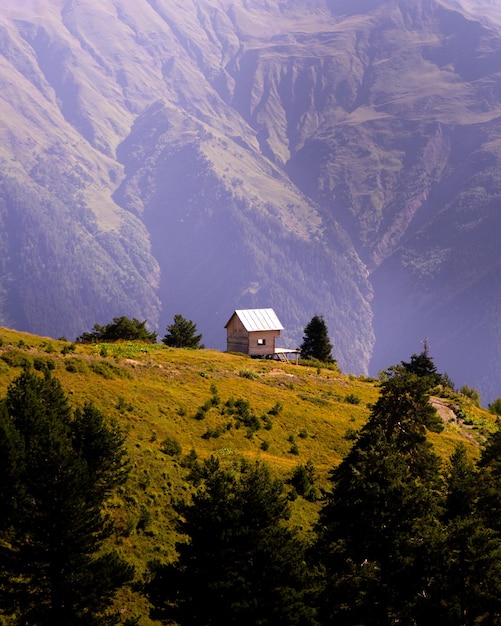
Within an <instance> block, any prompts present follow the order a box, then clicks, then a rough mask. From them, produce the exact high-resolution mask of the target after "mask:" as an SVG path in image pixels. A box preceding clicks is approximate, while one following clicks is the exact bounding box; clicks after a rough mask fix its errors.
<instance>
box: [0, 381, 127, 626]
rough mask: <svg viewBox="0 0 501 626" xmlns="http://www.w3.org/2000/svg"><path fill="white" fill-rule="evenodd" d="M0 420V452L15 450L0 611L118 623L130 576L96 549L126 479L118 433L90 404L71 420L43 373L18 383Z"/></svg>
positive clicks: (21, 619) (40, 621)
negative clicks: (119, 594)
mask: <svg viewBox="0 0 501 626" xmlns="http://www.w3.org/2000/svg"><path fill="white" fill-rule="evenodd" d="M0 415H1V426H0V448H3V449H6V450H8V451H12V450H13V449H14V448H16V449H17V452H16V454H10V456H9V460H8V462H6V463H4V464H2V466H1V467H0V471H1V472H2V475H1V476H0V483H1V484H2V485H4V487H3V491H2V496H3V497H4V498H5V496H6V494H9V495H10V502H9V507H8V515H7V516H6V517H5V518H4V519H3V525H2V527H1V528H0V532H1V535H0V539H1V541H0V546H1V550H0V594H1V597H2V598H3V600H4V602H3V603H2V605H1V607H0V611H1V613H3V614H4V615H15V616H16V618H15V619H14V618H13V619H14V621H13V622H12V623H19V624H37V625H38V626H49V625H51V626H63V625H64V626H67V625H72V626H77V625H80V624H82V625H84V624H85V625H94V624H95V625H96V626H97V625H98V624H106V623H116V619H115V618H114V617H113V616H112V615H107V613H106V611H107V608H108V607H109V605H110V603H111V601H112V599H113V596H114V594H115V592H116V589H117V588H118V587H119V586H121V585H122V584H124V583H125V582H126V581H128V580H129V579H130V578H131V576H132V569H131V568H130V567H129V566H128V565H126V563H125V562H123V561H122V559H121V558H119V557H118V556H117V555H116V554H114V553H113V552H103V551H102V546H103V541H104V539H105V538H106V537H107V536H109V534H110V532H111V531H112V526H111V524H110V523H109V521H108V520H107V519H106V517H105V516H104V514H103V510H102V509H103V504H104V501H105V498H106V497H107V495H109V493H110V491H111V490H112V489H113V488H114V487H115V486H116V485H117V484H119V483H122V482H123V481H124V479H125V477H126V463H127V461H126V457H125V454H124V452H123V447H122V446H123V437H122V435H121V434H120V432H119V431H118V429H116V428H115V427H109V426H107V425H106V424H105V422H104V419H103V416H102V415H101V414H100V413H99V412H98V411H97V410H96V409H94V408H93V407H90V406H87V407H85V409H84V410H83V411H81V412H78V414H77V416H76V417H75V418H74V417H73V414H72V411H71V408H70V406H69V403H68V400H67V398H66V396H65V394H64V392H63V390H62V388H61V385H60V383H59V381H58V380H57V379H55V378H53V377H51V375H50V373H49V371H48V370H47V371H46V374H45V377H43V378H42V377H40V376H38V375H36V374H34V373H33V372H31V371H25V372H24V373H23V374H22V375H21V376H20V377H19V378H18V379H17V380H15V381H14V382H13V383H12V384H11V385H10V387H9V389H8V392H7V396H6V398H5V399H4V400H3V402H2V410H1V412H0ZM14 488H15V493H13V491H14ZM9 491H10V493H9Z"/></svg>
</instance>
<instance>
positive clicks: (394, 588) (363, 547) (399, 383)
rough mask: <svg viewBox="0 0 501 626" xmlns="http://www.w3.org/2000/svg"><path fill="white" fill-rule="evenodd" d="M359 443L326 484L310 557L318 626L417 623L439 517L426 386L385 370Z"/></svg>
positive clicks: (414, 377) (403, 373)
mask: <svg viewBox="0 0 501 626" xmlns="http://www.w3.org/2000/svg"><path fill="white" fill-rule="evenodd" d="M388 375H389V377H388V380H387V381H386V382H384V383H383V384H382V387H381V395H380V398H379V400H378V401H377V402H376V404H375V405H374V407H373V409H372V411H371V415H370V418H369V420H368V422H367V423H366V425H365V426H364V428H363V429H362V430H361V432H360V434H359V437H358V439H357V441H356V442H355V443H354V445H353V448H352V449H351V451H350V452H349V453H348V455H347V456H346V458H345V459H344V460H343V461H342V463H341V464H340V465H339V466H338V468H336V469H335V470H334V471H333V472H332V475H331V480H332V492H331V494H330V495H329V496H328V498H327V500H326V503H325V505H324V507H323V508H322V511H321V513H320V517H319V524H318V545H317V551H318V552H317V554H318V556H319V559H320V561H321V563H322V565H323V568H324V575H325V585H324V588H323V589H322V591H321V593H320V605H321V611H322V617H323V621H324V622H325V623H331V622H332V623H340V624H353V625H358V624H364V625H366V626H369V625H371V624H374V626H376V625H377V626H381V625H385V624H394V623H395V624H396V623H405V624H411V623H414V621H415V618H416V616H417V615H419V614H420V612H421V611H422V610H423V609H422V606H421V605H422V604H423V602H424V599H425V598H427V597H428V595H429V588H430V579H429V573H430V571H431V568H432V565H433V561H434V555H435V553H436V543H437V541H438V538H437V525H438V522H437V520H438V515H439V511H440V508H439V506H440V502H441V493H440V486H441V483H440V474H439V467H440V464H439V460H438V458H437V456H436V455H435V454H434V453H433V451H432V448H431V445H430V444H429V443H428V442H427V439H426V430H427V428H429V427H432V428H434V429H437V428H438V423H437V420H436V419H435V417H434V410H433V408H432V407H431V406H430V405H429V402H428V394H427V383H426V382H424V381H423V380H422V379H421V380H420V378H419V376H417V375H416V374H415V373H413V372H410V371H408V370H407V368H406V367H404V366H403V365H400V366H396V367H394V368H391V369H390V370H389V372H388Z"/></svg>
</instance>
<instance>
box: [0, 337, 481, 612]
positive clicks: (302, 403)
mask: <svg viewBox="0 0 501 626" xmlns="http://www.w3.org/2000/svg"><path fill="white" fill-rule="evenodd" d="M48 363H50V367H51V368H53V369H52V370H51V371H52V373H53V375H55V376H57V378H58V379H59V380H60V381H61V383H62V385H63V388H64V390H65V391H66V393H67V395H68V398H69V400H70V402H71V404H72V405H73V406H75V407H76V406H82V405H83V404H84V403H85V402H93V403H94V404H96V405H97V407H98V408H99V409H101V410H102V411H103V412H104V414H105V415H106V416H108V417H109V418H110V419H116V420H117V421H118V422H119V424H120V425H121V427H122V428H123V429H124V431H125V432H126V433H127V439H126V445H127V448H128V451H129V454H130V458H131V473H130V478H129V481H128V483H127V485H126V486H125V487H124V488H123V489H122V490H121V491H120V492H119V493H118V494H116V495H115V496H114V497H113V499H112V501H111V502H110V503H109V508H110V512H111V513H112V515H113V516H114V518H115V519H116V522H117V527H118V532H117V534H116V535H115V537H114V538H113V542H114V544H115V546H116V547H117V549H119V550H120V551H121V552H123V553H124V554H125V555H126V557H127V559H128V560H130V561H131V562H132V563H133V564H134V565H135V566H136V569H137V576H138V578H140V577H141V575H142V573H143V572H144V570H145V567H146V564H147V562H148V561H149V560H152V559H161V560H166V559H171V558H173V557H174V555H175V542H176V540H177V539H178V537H177V535H176V532H175V513H174V509H173V503H174V502H176V501H178V500H180V499H185V498H189V494H190V487H189V484H188V482H187V480H186V477H187V471H188V470H187V468H186V467H185V466H184V465H185V463H184V458H185V457H186V456H187V455H189V454H190V453H191V452H192V451H195V453H196V455H197V456H198V458H199V459H204V458H207V457H208V456H210V455H215V456H217V457H218V458H219V459H220V461H221V463H224V464H228V465H231V464H232V463H236V462H237V461H238V459H239V458H240V457H241V456H243V457H246V458H247V459H249V460H251V461H253V460H258V459H259V460H262V461H265V462H266V463H268V464H269V465H270V467H271V468H272V470H273V471H274V472H276V473H277V474H278V475H280V476H281V477H282V478H284V479H287V478H288V477H289V476H290V475H291V473H292V471H293V470H294V468H295V467H296V466H297V465H298V464H300V463H301V464H305V463H306V462H308V461H311V462H312V463H313V465H314V467H315V471H316V475H317V487H318V489H319V491H320V492H321V491H322V490H323V489H328V486H329V485H328V480H327V477H328V473H329V471H330V470H331V469H332V468H333V467H334V466H335V465H336V464H338V463H339V461H340V460H341V459H342V458H343V456H344V455H345V454H346V453H347V452H348V450H349V449H350V446H351V445H352V444H353V441H354V439H355V438H356V433H357V431H358V430H359V429H360V428H361V427H362V426H363V424H364V423H365V421H366V420H367V418H368V416H369V414H370V407H371V405H372V404H373V403H374V402H375V401H376V400H377V397H378V384H377V382H375V381H372V380H370V379H364V378H363V377H356V376H349V375H344V374H341V373H340V372H339V371H337V370H336V368H335V367H332V368H329V367H323V366H322V365H321V364H318V363H314V364H309V363H307V362H306V363H304V364H301V365H295V364H286V363H279V362H276V361H269V360H255V359H251V358H249V357H246V356H244V355H235V354H226V353H222V352H218V351H215V350H184V349H174V348H168V347H166V346H164V345H161V344H153V345H152V344H141V343H134V342H124V343H117V344H98V345H80V344H76V345H75V344H70V343H69V342H66V341H62V340H53V339H47V338H43V337H37V336H34V335H29V334H26V333H17V332H15V331H11V330H7V329H0V392H1V393H2V395H3V394H5V391H6V389H7V387H8V384H9V383H10V381H12V380H13V379H14V378H15V377H17V376H18V375H19V374H20V373H21V371H22V367H23V365H24V364H29V365H31V366H32V367H36V368H43V367H44V366H47V364H48ZM44 364H45V365H44ZM239 401H241V403H243V404H246V405H248V409H249V415H250V417H249V416H247V417H248V421H249V423H250V424H251V425H252V427H249V426H248V425H246V423H245V422H244V421H242V420H240V419H239V418H238V416H236V415H235V413H234V412H233V413H232V411H233V410H234V409H233V408H232V407H234V405H235V403H237V404H238V402H239ZM462 402H464V403H467V402H468V401H467V399H464V398H463V399H462ZM464 406H465V407H466V408H465V410H466V413H467V414H468V416H469V418H471V419H472V421H473V423H472V424H471V425H469V426H468V430H465V428H464V425H462V424H460V423H457V424H447V426H446V428H445V430H444V432H443V433H441V434H438V435H436V434H434V435H432V436H431V437H430V440H431V441H432V442H433V444H434V446H435V449H436V450H437V452H438V453H439V454H440V455H442V456H443V457H444V458H448V456H449V455H450V453H451V452H452V451H453V449H454V447H455V445H456V444H457V443H458V442H459V441H466V443H467V445H468V446H469V448H470V450H471V453H472V455H475V454H477V453H478V446H479V442H480V441H481V438H482V432H483V431H484V430H486V429H489V428H491V427H492V425H493V423H494V417H493V416H491V415H490V414H489V413H488V412H487V411H485V410H483V409H479V408H477V407H474V406H470V405H467V406H466V404H465V405H464ZM166 441H170V443H171V449H175V448H176V447H177V444H178V445H179V448H180V450H181V452H180V454H172V455H171V454H168V453H166V451H165V450H166V449H169V448H166V446H165V442H166ZM319 506H320V503H319V502H306V501H305V500H304V499H303V498H301V497H299V498H297V499H296V500H294V501H293V503H292V505H291V508H292V518H291V524H293V525H295V526H297V527H299V528H301V529H303V530H304V532H305V533H307V532H309V530H310V529H311V526H312V524H313V523H314V521H315V518H316V515H317V512H318V509H319ZM121 600H122V601H123V602H125V603H126V604H127V606H128V607H129V609H130V610H131V611H132V614H134V611H136V613H142V614H143V615H144V610H145V608H144V607H145V605H144V601H143V600H142V599H140V598H138V597H136V595H135V594H133V593H132V592H131V593H130V594H129V592H124V593H123V594H122V596H121ZM129 609H128V610H129ZM142 623H144V624H149V623H151V624H153V623H154V622H149V621H143V622H142Z"/></svg>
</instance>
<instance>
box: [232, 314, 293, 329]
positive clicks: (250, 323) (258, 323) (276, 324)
mask: <svg viewBox="0 0 501 626" xmlns="http://www.w3.org/2000/svg"><path fill="white" fill-rule="evenodd" d="M233 315H237V316H238V318H239V320H240V321H241V322H242V324H243V325H244V328H245V330H246V331H247V332H249V333H250V332H255V331H260V330H283V329H284V327H283V326H282V324H281V323H280V320H279V319H278V317H277V314H276V313H275V311H274V310H273V309H239V310H236V311H235V312H234V314H233ZM233 315H232V316H231V317H233ZM230 319H231V318H230ZM228 324H229V321H228ZM228 324H226V326H228Z"/></svg>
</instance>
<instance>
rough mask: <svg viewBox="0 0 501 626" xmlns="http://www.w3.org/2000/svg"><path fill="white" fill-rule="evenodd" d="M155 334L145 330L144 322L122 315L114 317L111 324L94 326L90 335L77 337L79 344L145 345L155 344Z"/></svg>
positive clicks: (85, 334)
mask: <svg viewBox="0 0 501 626" xmlns="http://www.w3.org/2000/svg"><path fill="white" fill-rule="evenodd" d="M156 340H157V334H156V333H154V332H149V331H148V330H147V328H146V320H144V321H142V322H140V321H139V320H138V319H136V318H135V317H133V318H132V319H129V318H128V317H125V315H122V316H121V317H114V318H113V322H112V323H110V324H105V325H104V326H100V325H99V324H94V329H93V331H92V332H90V333H83V334H82V335H81V336H80V337H77V341H78V342H80V343H100V342H114V341H143V342H145V343H155V342H156Z"/></svg>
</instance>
